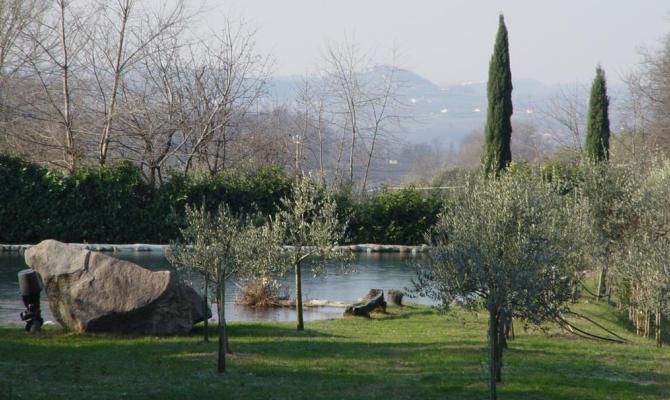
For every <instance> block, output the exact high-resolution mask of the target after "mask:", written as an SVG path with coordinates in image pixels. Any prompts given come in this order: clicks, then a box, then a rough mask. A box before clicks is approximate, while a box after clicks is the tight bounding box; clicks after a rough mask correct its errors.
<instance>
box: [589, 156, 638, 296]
mask: <svg viewBox="0 0 670 400" xmlns="http://www.w3.org/2000/svg"><path fill="white" fill-rule="evenodd" d="M641 174H642V171H640V170H639V169H638V168H637V167H636V166H635V165H614V164H608V163H597V164H593V163H584V164H583V165H582V166H581V167H580V169H579V172H578V179H579V182H578V186H577V196H578V198H579V201H580V202H581V203H582V204H583V205H584V207H585V208H586V209H587V212H588V219H587V221H588V223H589V225H590V231H591V235H590V237H589V239H588V240H589V242H590V245H591V251H590V260H589V261H590V264H591V265H593V267H594V269H595V270H599V278H598V288H597V292H596V295H597V297H598V298H602V297H604V296H606V294H607V293H609V292H610V289H609V270H610V265H611V264H612V262H613V261H614V255H615V253H616V251H617V249H619V248H620V247H621V246H622V245H623V242H624V241H625V240H626V237H628V236H629V235H630V234H631V230H633V229H635V225H636V223H635V221H636V217H635V215H636V214H637V212H638V211H637V205H636V200H635V196H636V191H637V190H638V188H639V186H640V176H641Z"/></svg>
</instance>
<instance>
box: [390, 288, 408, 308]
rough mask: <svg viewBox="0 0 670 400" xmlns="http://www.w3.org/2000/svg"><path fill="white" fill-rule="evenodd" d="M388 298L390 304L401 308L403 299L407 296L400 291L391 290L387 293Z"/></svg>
mask: <svg viewBox="0 0 670 400" xmlns="http://www.w3.org/2000/svg"><path fill="white" fill-rule="evenodd" d="M386 297H387V298H388V302H389V303H390V304H394V305H396V306H401V305H402V298H403V297H405V294H404V293H403V292H402V291H401V290H398V289H389V290H388V291H387V292H386Z"/></svg>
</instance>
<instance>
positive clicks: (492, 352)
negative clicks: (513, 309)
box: [489, 306, 498, 400]
mask: <svg viewBox="0 0 670 400" xmlns="http://www.w3.org/2000/svg"><path fill="white" fill-rule="evenodd" d="M497 336H498V316H497V313H496V312H495V310H494V309H493V308H492V306H489V392H490V397H489V399H490V400H496V399H497V398H498V397H497V395H496V371H497V367H496V358H497V357H496V354H497V352H498V349H497V348H496V347H497V346H496V344H497V342H498V340H497V339H496V338H497Z"/></svg>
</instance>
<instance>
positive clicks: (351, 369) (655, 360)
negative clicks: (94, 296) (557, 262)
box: [0, 304, 670, 400]
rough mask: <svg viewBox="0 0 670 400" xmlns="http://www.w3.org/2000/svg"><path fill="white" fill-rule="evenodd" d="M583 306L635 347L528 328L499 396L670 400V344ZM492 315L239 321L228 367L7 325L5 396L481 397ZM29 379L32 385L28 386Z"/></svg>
mask: <svg viewBox="0 0 670 400" xmlns="http://www.w3.org/2000/svg"><path fill="white" fill-rule="evenodd" d="M578 308H579V310H580V311H581V312H584V313H586V314H588V315H589V316H591V317H595V318H597V319H598V321H600V322H602V323H604V324H606V325H607V326H608V327H610V328H613V329H615V330H616V332H617V333H620V334H623V335H624V336H625V337H627V338H628V339H629V340H630V341H631V342H630V343H629V344H610V343H596V342H591V341H586V340H582V339H574V338H572V337H570V336H569V335H567V334H564V333H561V332H560V331H558V330H556V329H553V328H552V329H550V330H549V331H548V332H547V333H543V332H540V331H533V332H523V329H522V326H521V324H520V323H517V327H516V328H517V329H516V330H517V338H516V340H514V341H513V342H511V346H510V348H509V349H508V350H507V351H506V353H505V366H504V370H503V383H502V384H501V385H500V386H499V398H501V399H668V398H670V348H668V347H665V348H663V349H657V348H656V347H655V346H654V343H653V341H652V340H648V339H641V338H637V337H635V336H634V335H631V334H630V332H629V331H627V329H626V328H625V327H624V325H622V323H621V316H620V315H619V314H618V313H617V312H616V311H615V310H614V309H612V308H610V307H607V306H604V305H593V304H581V305H580V306H578ZM486 322H487V319H486V317H485V316H484V314H473V313H470V312H467V311H463V310H454V311H450V312H449V313H447V314H442V313H439V312H437V311H434V310H432V309H430V308H427V307H402V308H400V307H391V308H390V309H389V313H388V314H387V315H379V316H376V317H374V318H372V319H362V318H344V319H338V320H329V321H319V322H307V324H306V331H305V332H302V333H298V332H296V331H295V330H294V329H293V327H294V323H273V322H258V323H253V322H244V323H242V322H240V323H233V324H231V345H232V346H233V350H235V352H236V354H235V355H233V356H232V357H231V358H229V363H228V366H229V372H227V373H226V374H225V375H219V374H217V373H216V371H215V370H216V357H215V351H216V344H215V342H210V343H203V342H202V339H201V337H200V336H199V335H198V334H197V333H196V334H194V335H193V336H185V337H171V338H157V337H136V338H129V337H113V336H106V335H97V336H74V335H69V334H65V333H63V332H62V331H61V330H60V328H57V327H53V326H52V327H48V329H46V331H45V332H44V333H42V334H41V335H39V336H30V335H27V334H26V333H24V332H23V330H22V329H21V327H19V326H12V327H3V328H0V399H19V398H26V399H40V398H45V399H47V398H48V399H57V398H68V399H77V398H81V399H145V398H155V399H187V398H203V399H204V398H208V399H291V400H297V399H317V398H318V399H433V398H434V399H482V398H485V396H486V390H487V387H486V374H487V369H486V359H487V358H486V357H487V353H486V336H485V332H486ZM21 382H24V383H21Z"/></svg>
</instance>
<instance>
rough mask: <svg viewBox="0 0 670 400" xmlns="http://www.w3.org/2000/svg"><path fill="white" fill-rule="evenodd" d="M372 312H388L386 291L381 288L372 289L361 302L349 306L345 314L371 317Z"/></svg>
mask: <svg viewBox="0 0 670 400" xmlns="http://www.w3.org/2000/svg"><path fill="white" fill-rule="evenodd" d="M371 312H386V301H385V300H384V291H383V290H381V289H370V291H369V292H368V294H367V295H366V296H365V297H364V298H363V299H361V301H360V302H358V303H354V304H352V305H350V306H349V307H347V308H346V309H345V310H344V315H350V316H356V317H369V316H370V313H371Z"/></svg>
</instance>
